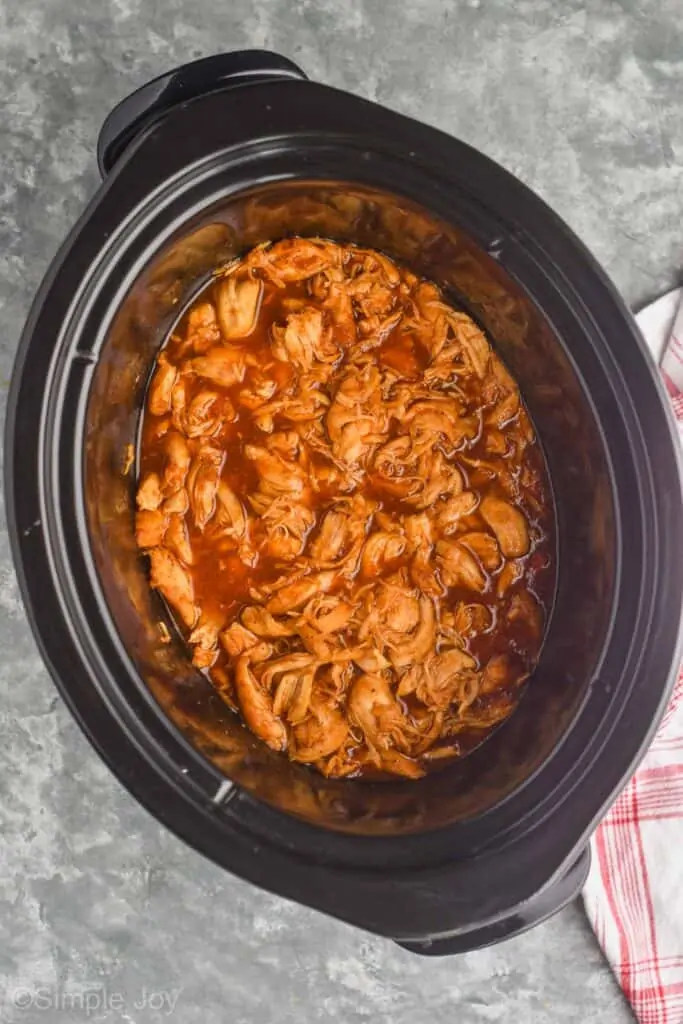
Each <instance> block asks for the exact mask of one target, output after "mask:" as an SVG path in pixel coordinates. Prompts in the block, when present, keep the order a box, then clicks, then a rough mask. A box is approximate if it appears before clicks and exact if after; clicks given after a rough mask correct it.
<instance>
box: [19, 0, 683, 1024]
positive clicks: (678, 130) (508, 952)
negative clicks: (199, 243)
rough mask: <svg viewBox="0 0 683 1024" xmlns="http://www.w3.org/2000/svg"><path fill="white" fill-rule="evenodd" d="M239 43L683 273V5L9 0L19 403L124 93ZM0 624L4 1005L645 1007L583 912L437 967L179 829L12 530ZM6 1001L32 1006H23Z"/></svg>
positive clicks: (425, 1014) (244, 1018) (381, 1015)
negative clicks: (291, 899) (51, 268)
mask: <svg viewBox="0 0 683 1024" xmlns="http://www.w3.org/2000/svg"><path fill="white" fill-rule="evenodd" d="M399 9H400V10H401V13H400V15H399ZM244 46H262V47H272V48H274V49H278V50H281V51H282V52H283V53H285V54H287V55H288V56H290V57H292V58H294V59H295V60H297V61H298V62H300V64H301V65H302V67H303V68H304V69H305V70H306V71H307V72H308V73H309V74H310V75H311V76H312V77H315V78H318V79H320V80H322V81H325V82H329V83H332V84H334V85H337V86H341V87H342V88H346V89H349V90H353V91H355V92H358V93H359V94H361V95H364V96H368V97H370V98H371V99H374V100H377V101H378V102H380V103H384V104H387V105H388V106H391V107H394V108H396V109H397V110H400V111H404V112H406V113H409V114H412V115H414V116H415V117H418V118H420V119H422V120H424V121H427V122H429V123H431V124H434V125H438V126H439V127H441V128H443V129H445V130H446V131H449V132H452V133H454V134H456V135H458V136H460V137H461V138H463V139H465V140H467V141H468V142H470V143H472V144H474V145H475V146H477V147H478V148H480V149H482V150H483V151H484V152H486V153H488V154H489V155H490V156H492V157H494V158H495V159H497V160H499V161H500V162H501V163H502V164H504V165H505V166H506V167H507V168H509V169H510V170H511V171H513V172H514V173H515V174H517V175H519V176H520V177H521V178H522V179H523V180H524V181H526V182H527V183H529V184H530V185H532V186H533V187H534V188H535V189H537V190H538V191H539V192H540V193H541V194H542V195H543V196H544V197H545V198H546V199H547V200H548V201H549V202H550V203H551V204H552V205H553V206H554V207H555V208H556V209H557V210H558V211H559V213H560V214H562V215H563V216H564V217H565V218H566V219H567V220H568V221H569V223H570V224H571V225H572V226H573V227H574V228H575V229H576V230H577V231H578V233H579V234H580V235H581V236H582V237H583V238H584V239H585V241H586V242H587V243H588V245H589V246H590V247H591V248H592V249H593V250H594V251H595V253H596V254H597V255H598V257H599V258H600V259H601V260H602V262H603V263H604V265H605V266H606V268H607V270H608V271H609V272H610V273H611V274H612V276H613V277H614V279H615V281H616V283H617V284H618V286H619V287H620V288H621V290H622V291H623V293H624V295H625V296H626V298H627V299H628V300H629V301H630V302H632V303H634V304H638V303H641V302H642V301H643V300H645V299H646V298H650V297H653V296H655V295H656V294H658V293H660V292H662V291H664V290H665V289H666V288H667V287H668V286H670V285H672V284H673V283H674V281H675V279H676V275H677V269H678V268H680V266H681V249H682V243H683V229H682V225H681V214H682V212H683V172H682V170H681V161H682V158H683V119H682V114H681V109H682V107H681V85H682V74H681V73H682V72H683V9H682V7H681V0H613V2H612V0H591V2H588V3H579V2H576V0H562V2H559V0H469V2H465V0H459V2H442V0H409V2H408V3H406V4H400V5H399V4H392V3H390V2H389V0H325V2H323V3H315V2H314V0H260V2H257V0H203V2H201V3H192V4H190V3H183V2H182V0H163V2H162V0H110V2H109V3H107V4H104V3H101V2H98V0H79V2H78V3H69V2H67V0H42V2H41V0H22V2H21V5H20V3H19V0H0V86H1V92H0V97H1V100H2V105H1V106H0V361H1V365H0V378H1V379H2V395H3V399H4V394H5V392H6V387H7V380H8V378H9V374H10V369H11V363H12V358H13V354H14V350H15V346H16V342H17V336H18V334H19V331H20V327H21V324H22V321H23V319H24V317H25V314H26V311H27V309H28V305H29V302H30V299H31V296H32V293H33V291H34V289H35V287H36V285H37V284H38V282H39V280H40V278H41V276H42V275H43V273H44V271H45V269H46V267H47V265H48V263H49V261H50V259H51V258H52V256H53V254H54V252H55V249H56V247H57V245H58V244H59V242H60V240H61V239H62V238H63V237H64V235H65V233H66V232H67V230H68V229H69V227H70V225H71V224H72V223H73V221H74V219H75V218H76V216H77V215H78V213H79V212H80V210H81V209H82V208H83V205H84V204H85V202H86V201H87V199H88V197H89V196H90V195H91V194H92V193H93V191H94V190H95V189H96V188H97V182H98V179H97V173H96V169H95V163H94V152H95V140H96V137H97V131H98V128H99V125H100V124H101V122H102V120H103V118H104V116H105V114H106V113H107V111H108V110H109V108H110V107H111V105H112V104H113V103H114V102H115V101H116V100H117V99H119V98H120V97H122V96H124V95H125V94H126V93H127V92H129V91H130V90H131V89H132V88H134V87H135V86H137V85H140V84H141V83H143V82H144V81H145V80H146V79H148V78H149V77H150V76H152V75H154V74H157V73H158V72H160V71H163V70H165V69H166V68H168V67H169V66H170V65H173V64H176V63H179V62H182V61H186V60H190V59H192V58H195V57H199V56H202V55H205V54H208V53H211V52H214V51H216V50H218V49H221V48H225V49H230V48H235V47H244ZM0 630H1V632H0V649H1V650H2V658H1V660H0V686H1V687H2V703H1V704H0V729H1V731H2V737H1V739H0V761H1V768H2V770H1V776H0V785H1V786H2V793H1V795H0V824H1V827H2V846H1V847H0V898H1V899H2V913H1V915H0V1005H1V1004H2V999H3V998H4V999H5V1000H6V1004H5V1006H4V1009H3V1010H2V1013H1V1014H0V1019H2V1020H3V1021H7V1022H14V1021H17V1022H19V1021H20V1022H25V1024H38V1022H41V1021H48V1020H49V1021H51V1022H52V1021H54V1022H56V1024H61V1022H65V1021H69V1022H71V1021H74V1022H76V1021H81V1020H85V1019H86V1017H87V1014H88V1011H87V1009H86V1007H85V1006H84V1007H83V1008H79V1006H78V1005H73V1004H72V1005H70V1006H69V999H68V998H67V999H66V1000H65V999H64V993H65V992H69V991H71V989H70V986H73V985H75V986H81V987H85V988H86V989H90V990H91V995H92V990H94V989H95V988H96V987H97V986H104V988H105V989H106V995H107V1001H108V1006H109V1007H110V1008H109V1009H103V1010H101V1011H99V1012H98V1011H96V1010H95V1009H94V1008H93V1000H91V1003H90V1019H93V1020H100V1021H107V1022H109V1021H119V1020H123V1021H128V1022H129V1024H133V1022H136V1024H151V1022H153V1021H157V1020H163V1019H168V1005H169V1004H168V1003H165V1004H164V1008H163V1009H160V1010H157V1009H155V1008H154V1006H155V1002H156V1000H159V999H161V998H162V997H163V995H164V994H166V997H167V998H169V999H171V1000H173V999H174V998H175V996H176V995H177V1002H176V1004H175V1010H174V1012H173V1014H172V1017H173V1019H174V1020H177V1021H182V1022H183V1024H185V1022H187V1024H192V1022H201V1024H223V1022H224V1021H227V1020H229V1021H231V1022H232V1024H252V1022H269V1021H278V1022H281V1024H289V1022H291V1024H301V1022H309V1021H310V1022H312V1021H323V1020H327V1019H328V1018H330V1017H336V1018H337V1019H338V1020H339V1021H340V1022H344V1024H354V1022H360V1021H365V1020H372V1022H373V1024H389V1022H391V1024H421V1022H423V1021H427V1020H429V1021H431V1022H434V1024H445V1022H453V1021H458V1022H460V1024H483V1022H489V1021H515V1022H516V1024H523V1022H527V1021H528V1022H533V1024H546V1022H551V1021H552V1022H556V1021H559V1022H561V1021H567V1022H569V1021H571V1022H575V1021H577V1020H591V1021H592V1020H600V1021H601V1022H602V1024H618V1022H625V1021H628V1020H631V1016H630V1014H629V1012H628V1009H627V1008H626V1006H625V1004H624V1002H623V1000H622V998H621V995H620V993H619V991H618V989H617V988H616V986H615V984H614V982H613V980H612V977H611V975H610V973H609V971H608V969H607V967H606V966H605V964H604V963H603V961H602V958H601V955H600V953H599V950H598V949H597V947H596V944H595V942H594V940H593V938H592V935H591V933H590V931H589V930H588V928H587V925H586V923H585V920H584V917H583V914H582V910H581V908H580V906H578V905H577V906H575V907H572V908H570V909H568V910H566V911H565V912H564V913H562V914H560V915H559V916H558V917H556V918H555V919H554V920H552V921H551V922H549V923H547V924H545V925H543V926H542V927H540V928H539V929H537V930H535V931H534V932H533V933H531V934H529V935H527V936H524V937H523V938H520V939H518V940H516V941H512V942H510V943H508V944H506V945H504V946H500V947H498V948H495V949H493V950H488V951H484V952H480V953H474V954H471V955H469V956H466V957H463V958H460V959H458V960H444V961H424V960H420V959H417V958H413V957H411V956H410V955H408V954H406V953H403V952H401V951H400V950H398V949H397V948H395V947H393V946H392V945H391V944H390V943H388V942H385V941H382V940H379V939H375V938H371V937H369V936H367V935H365V934H362V933H360V932H357V931H354V930H353V929H351V928H349V927H347V926H345V925H342V924H337V923H335V922H333V921H330V920H327V919H325V918H323V917H321V916H318V915H317V914H315V913H313V912H311V911H308V910H304V909H301V908H299V907H296V906H292V905H290V904H288V903H285V902H283V901H281V900H279V899H275V898H273V897H271V896H267V895H264V894H262V893H260V892H258V891H256V890H255V889H253V888H250V887H249V886H247V885H245V884H243V883H241V882H239V881H236V880H234V879H232V878H230V877H229V876H227V875H226V874H224V873H223V872H221V871H219V870H218V869H217V868H215V867H213V866H212V865H210V864H208V863H206V862H205V861H204V860H203V859H202V858H201V857H199V855H197V854H195V853H193V852H192V851H190V850H188V849H186V848H185V847H184V846H183V845H181V843H180V842H179V841H178V840H176V839H175V838H173V837H172V836H169V835H167V834H166V833H164V832H163V831H162V830H161V828H159V827H158V826H157V825H156V824H155V822H154V821H153V820H152V819H151V818H150V817H149V816H148V815H147V814H146V812H144V811H143V810H142V809H141V808H139V807H138V806H137V805H136V804H135V803H134V802H133V801H132V800H131V799H130V798H129V797H128V795H127V794H126V793H125V792H123V791H122V789H121V787H120V786H119V784H118V783H117V782H116V781H115V780H114V779H113V778H112V777H111V775H110V774H109V773H108V771H107V770H106V769H105V768H103V767H102V766H101V764H100V763H99V762H98V760H97V758H96V757H95V755H94V753H93V752H92V751H91V750H90V748H89V746H88V745H87V743H86V742H85V740H84V739H83V738H82V737H81V735H80V733H79V732H78V730H77V728H76V727H75V725H74V724H73V723H72V722H71V720H70V718H69V716H68V714H67V713H66V711H65V709H64V707H63V706H62V704H61V701H60V700H59V699H58V698H57V697H56V696H55V692H54V690H53V688H52V685H51V684H50V682H49V680H48V678H47V676H46V673H45V671H44V669H43V668H42V666H41V663H40V660H39V658H38V655H37V653H36V650H35V647H34V645H33V643H32V641H31V637H30V635H29V631H28V628H27V625H26V622H25V618H24V613H23V611H22V607H21V604H20V602H19V598H18V595H17V589H16V585H15V582H14V578H13V574H12V569H11V564H10V556H9V551H8V545H7V539H6V536H5V534H4V532H3V533H2V534H1V535H0ZM501 884H505V880H504V879H501ZM21 987H23V988H24V989H26V991H23V990H22V991H20V990H19V989H20V988H21ZM13 992H14V993H15V1002H18V1003H21V1002H22V1000H23V1001H24V1002H28V1003H32V1005H30V1006H28V1008H21V1007H17V1006H13V1005H12V993H13ZM150 997H151V998H150ZM65 1002H66V1008H64V1009H61V1008H60V1006H63V1005H64V1003H65ZM145 1002H147V1005H146V1006H142V1007H140V1006H138V1005H136V1004H140V1003H145Z"/></svg>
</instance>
